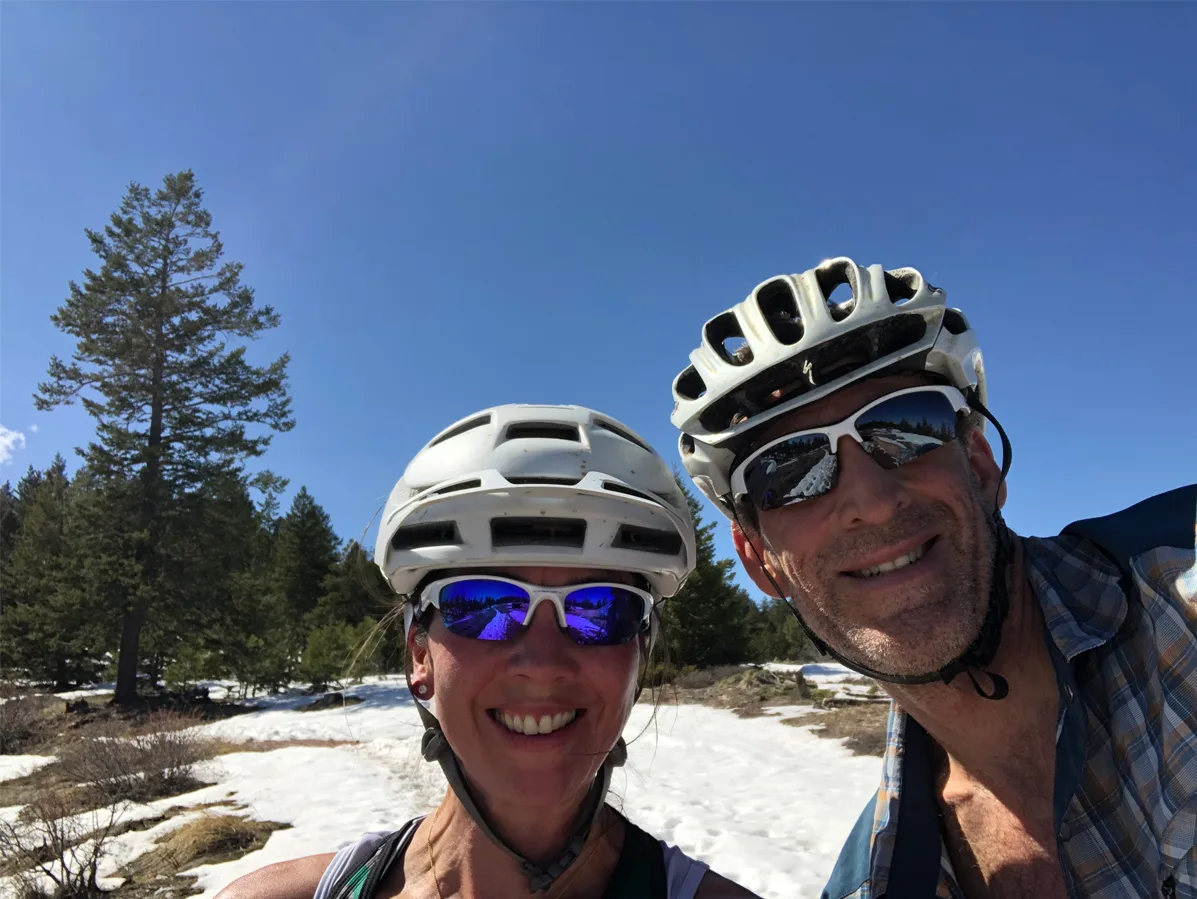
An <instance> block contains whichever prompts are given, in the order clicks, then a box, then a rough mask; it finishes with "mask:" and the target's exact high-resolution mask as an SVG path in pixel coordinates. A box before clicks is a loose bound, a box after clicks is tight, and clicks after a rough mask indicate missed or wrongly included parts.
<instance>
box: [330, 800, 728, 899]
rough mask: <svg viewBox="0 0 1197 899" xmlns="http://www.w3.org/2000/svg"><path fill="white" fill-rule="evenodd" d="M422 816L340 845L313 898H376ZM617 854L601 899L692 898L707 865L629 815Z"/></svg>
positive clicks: (401, 859) (405, 849)
mask: <svg viewBox="0 0 1197 899" xmlns="http://www.w3.org/2000/svg"><path fill="white" fill-rule="evenodd" d="M423 820H424V818H423V817H422V816H421V817H419V818H413V819H412V820H411V821H408V822H407V823H406V824H404V825H403V826H402V827H400V828H399V829H398V830H395V831H374V832H371V833H366V834H363V835H362V836H361V837H360V838H359V839H358V840H357V842H355V843H351V844H350V845H348V846H346V847H344V848H343V849H341V850H340V851H339V852H338V853H337V854H336V856H335V857H334V858H333V860H332V861H331V862H330V863H329V866H328V868H326V869H325V871H324V876H322V877H321V878H320V883H319V885H318V886H317V887H316V892H315V895H314V896H313V897H312V899H374V894H375V893H376V892H377V890H378V886H379V884H381V883H382V881H383V879H384V878H385V877H386V875H387V872H388V871H390V870H391V868H392V867H393V866H394V865H396V864H403V856H404V853H405V852H406V851H407V847H408V845H409V844H410V843H411V840H412V837H413V836H414V835H415V832H416V828H417V827H419V825H420V822H421V821H423ZM625 823H626V830H625V832H624V833H625V835H624V840H623V847H622V848H621V849H620V853H619V860H618V861H617V862H616V863H615V869H614V870H613V871H612V872H611V879H610V880H609V881H607V888H606V890H604V891H603V899H693V897H694V895H695V893H697V892H698V886H699V884H700V883H702V879H703V877H704V876H706V873H707V870H708V868H707V866H706V865H705V864H704V863H703V862H700V861H698V860H697V859H693V858H690V857H689V856H688V855H686V854H685V853H684V852H682V851H681V850H680V849H678V848H677V847H676V846H669V845H667V844H666V843H664V842H663V841H661V840H656V839H653V837H651V836H649V835H648V834H647V833H645V832H644V831H643V830H641V829H640V828H639V827H637V826H636V825H635V824H633V823H632V822H631V821H626V822H625Z"/></svg>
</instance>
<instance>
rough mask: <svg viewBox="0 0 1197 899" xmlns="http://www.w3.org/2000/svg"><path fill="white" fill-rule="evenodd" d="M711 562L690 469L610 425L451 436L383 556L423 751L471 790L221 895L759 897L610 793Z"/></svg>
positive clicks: (494, 415)
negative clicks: (692, 583) (670, 608)
mask: <svg viewBox="0 0 1197 899" xmlns="http://www.w3.org/2000/svg"><path fill="white" fill-rule="evenodd" d="M694 553H695V535H694V528H693V524H692V522H691V520H690V513H689V507H688V505H687V503H686V499H685V496H684V495H683V494H682V492H681V490H680V489H679V487H678V485H677V482H676V481H675V480H674V477H673V474H672V472H671V471H670V468H669V466H668V465H666V464H665V462H664V461H663V460H662V459H661V457H660V456H658V455H657V454H656V453H655V452H653V450H652V449H651V448H650V447H649V446H648V444H647V443H645V442H644V441H643V440H642V439H640V438H639V437H637V436H636V435H635V434H633V433H632V432H631V431H630V430H628V429H627V428H625V427H624V426H623V425H621V424H619V423H618V422H616V421H614V420H612V419H610V418H607V417H605V416H602V415H600V414H598V413H596V412H592V411H591V410H589V409H583V408H580V407H577V406H522V405H521V406H500V407H498V408H494V409H489V410H486V411H484V412H481V413H479V414H477V415H474V416H471V417H469V418H467V419H463V420H462V421H460V422H458V423H457V424H455V425H453V426H452V427H450V428H448V429H447V430H445V431H443V432H442V433H441V434H439V435H438V436H437V437H435V438H434V439H433V440H432V441H431V442H430V443H429V444H428V445H427V446H425V447H424V449H423V450H421V451H420V453H419V454H418V455H417V456H416V458H415V459H413V460H412V462H411V464H410V465H408V467H407V470H406V471H405V472H404V474H403V477H402V479H400V481H399V483H398V484H396V485H395V489H394V490H393V491H392V492H391V495H390V498H389V499H388V501H387V504H386V507H385V510H384V514H383V519H382V524H381V527H380V529H379V535H378V543H377V547H376V550H375V560H376V561H377V563H378V565H379V566H380V567H381V569H382V571H383V574H384V576H385V577H386V579H387V581H388V582H389V583H390V585H391V586H392V588H394V590H395V591H396V592H397V593H398V594H400V595H401V596H403V597H404V606H403V612H404V630H405V633H406V634H407V646H408V651H409V652H408V655H409V659H410V665H409V666H408V671H407V675H408V686H409V687H410V688H411V689H412V691H413V694H414V695H415V696H416V698H417V699H418V700H420V701H418V702H417V703H416V708H417V710H418V711H419V714H420V717H421V719H422V720H423V722H424V725H425V733H424V742H423V753H424V757H425V758H426V759H428V760H429V761H433V760H435V761H436V762H438V763H439V764H440V765H441V767H442V768H443V769H444V772H445V777H446V779H447V780H448V782H449V787H450V789H449V791H448V792H447V793H446V795H445V798H444V800H443V801H442V802H441V804H440V805H439V806H438V808H437V809H436V810H435V811H434V812H433V813H432V814H431V815H430V816H427V817H423V818H417V819H415V820H413V821H410V822H408V823H407V824H405V825H404V826H403V827H401V828H399V830H397V831H394V832H393V833H389V834H367V835H366V836H364V837H362V838H361V839H360V840H359V841H358V842H357V843H355V844H353V845H351V846H348V847H346V848H345V849H342V850H341V852H339V853H337V854H336V855H335V856H334V855H332V854H327V855H317V856H310V857H308V858H306V859H298V860H295V861H292V862H284V863H282V864H278V865H271V866H269V867H267V868H263V869H262V870H260V871H257V872H255V873H253V874H250V875H247V876H246V877H243V878H241V879H240V880H238V881H235V882H234V883H233V884H231V885H230V886H228V887H226V888H225V890H224V891H222V893H221V896H220V899H247V897H250V896H252V897H254V899H259V897H263V896H266V897H270V899H309V897H312V896H313V892H315V899H374V897H378V899H391V897H421V899H432V897H436V899H448V897H450V896H461V897H488V899H489V897H503V899H506V897H515V896H529V895H536V894H540V895H547V896H549V897H552V899H559V897H569V899H633V897H635V899H693V897H701V899H723V897H729V899H730V897H751V896H752V894H751V893H749V892H748V891H747V890H745V889H743V888H742V887H740V886H738V885H736V884H733V883H731V882H730V881H728V880H726V879H724V878H722V877H720V876H719V875H717V874H714V873H712V872H710V871H708V870H707V867H706V866H705V865H704V864H702V863H701V862H698V861H695V860H693V859H690V858H688V857H686V856H685V855H684V854H683V853H681V851H680V850H677V849H675V848H671V847H667V846H665V845H664V844H662V843H660V842H659V841H657V840H654V839H653V838H652V837H650V836H648V835H647V834H645V833H644V832H643V831H641V830H640V829H639V828H638V827H636V826H635V825H634V824H632V823H631V822H629V821H627V820H626V819H624V818H623V817H622V816H621V815H620V814H619V813H618V812H616V811H615V810H614V809H613V808H612V807H611V806H609V805H607V804H606V802H605V798H606V794H607V788H608V785H609V783H610V779H611V771H612V769H613V768H615V767H617V766H619V765H621V764H622V763H623V761H624V759H625V757H626V746H625V744H624V742H623V739H622V737H621V736H620V735H621V733H622V731H623V729H624V726H625V725H626V724H627V721H628V717H629V715H630V714H631V711H632V707H633V704H634V703H635V700H636V697H637V695H638V693H639V689H638V686H637V682H638V676H639V672H640V670H641V667H642V665H643V664H644V663H645V661H646V659H647V657H648V653H649V652H650V650H651V648H652V644H653V641H654V639H655V637H656V622H657V618H656V614H655V609H654V606H655V603H656V602H657V601H659V600H660V599H661V598H662V597H667V596H671V595H673V594H674V593H675V592H676V591H677V589H678V587H679V586H680V585H681V582H682V580H683V579H684V578H685V577H686V575H688V574H689V573H690V571H691V570H692V569H693V567H694ZM433 700H435V708H436V715H435V716H434V715H433V713H432V711H431V710H430V709H429V708H426V707H425V705H424V702H431V701H433ZM317 883H318V885H317Z"/></svg>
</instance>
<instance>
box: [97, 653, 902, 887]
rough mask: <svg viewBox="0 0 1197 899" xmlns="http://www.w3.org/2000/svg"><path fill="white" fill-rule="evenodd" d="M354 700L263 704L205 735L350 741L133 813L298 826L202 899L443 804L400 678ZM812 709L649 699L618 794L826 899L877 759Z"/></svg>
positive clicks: (292, 754) (288, 698)
mask: <svg viewBox="0 0 1197 899" xmlns="http://www.w3.org/2000/svg"><path fill="white" fill-rule="evenodd" d="M775 667H781V666H775ZM802 670H803V673H804V674H805V675H807V676H808V677H810V678H811V679H812V680H813V681H815V682H818V680H819V679H820V678H823V679H825V680H831V679H835V678H840V679H842V678H843V677H853V676H855V675H852V674H851V672H848V671H846V669H844V670H840V669H839V666H831V665H820V666H803V668H802ZM344 693H345V694H346V695H354V696H358V697H361V698H362V699H364V700H365V701H364V702H362V703H360V704H357V705H351V706H346V707H344V708H340V709H330V710H326V711H320V712H298V711H296V710H295V709H296V708H297V707H298V706H300V705H303V704H305V703H307V702H311V701H312V699H313V697H311V696H306V695H299V694H297V693H291V694H289V695H283V696H280V697H269V698H263V699H262V700H261V703H262V705H263V706H265V707H264V708H262V710H260V711H257V712H252V713H248V714H244V715H239V716H236V717H234V718H230V719H226V720H224V721H219V722H215V723H212V724H207V725H201V726H200V727H198V728H197V730H199V731H200V732H202V733H204V734H208V735H212V736H221V737H224V738H226V739H233V740H242V741H248V740H254V741H261V740H338V741H354V742H353V743H352V744H349V745H341V746H328V747H321V746H289V747H285V748H280V749H275V750H272V751H267V752H240V753H233V754H229V755H223V756H220V757H218V758H217V759H214V760H212V761H210V762H205V763H203V764H202V765H201V766H200V767H199V769H198V770H197V774H198V776H199V777H200V779H201V780H206V781H212V782H213V783H212V785H211V786H208V787H205V788H203V789H201V790H198V791H196V792H194V793H191V794H188V795H186V796H176V797H173V798H171V799H167V800H161V801H159V802H157V803H152V804H151V805H150V806H139V807H137V808H136V809H134V810H131V812H130V813H132V814H137V815H140V816H145V815H148V814H152V813H153V812H154V811H155V810H157V811H162V810H164V809H165V808H168V807H170V806H195V805H198V804H200V803H206V802H217V801H224V800H232V801H235V802H237V803H238V804H240V805H243V806H244V809H243V810H241V811H238V812H237V813H239V814H250V815H251V816H253V817H255V818H260V819H263V820H270V821H278V822H285V823H289V824H291V825H292V827H291V828H289V829H286V830H280V831H276V832H274V833H273V834H271V836H270V838H269V840H268V841H267V843H266V845H265V847H264V848H263V849H261V850H259V851H257V852H253V853H251V854H249V855H246V856H244V857H242V858H240V859H237V860H235V861H231V862H227V863H222V864H218V865H207V866H202V867H199V868H196V869H194V870H192V871H190V872H188V873H190V874H195V875H197V876H198V884H197V885H198V887H199V888H200V889H202V890H203V894H202V895H203V897H204V899H208V897H212V896H214V895H215V893H216V892H218V891H219V890H220V889H221V888H222V887H223V886H225V885H226V884H227V883H229V882H230V881H232V880H234V879H235V878H237V877H239V876H241V875H243V874H246V873H248V872H249V871H252V870H255V869H257V868H260V867H262V866H263V865H267V864H271V863H273V862H277V861H282V860H285V859H289V858H295V857H298V856H302V855H309V854H313V853H320V852H331V851H334V850H336V849H338V848H340V847H341V846H343V845H346V844H347V843H349V842H351V841H353V840H355V839H356V838H357V837H358V836H359V835H360V834H362V833H363V832H365V831H368V830H382V829H393V828H395V827H397V826H398V825H400V824H401V823H402V822H404V821H405V820H407V819H408V818H410V817H412V816H414V815H417V814H421V813H423V812H426V811H428V810H430V809H431V808H432V807H433V806H434V805H435V803H436V802H437V801H439V799H440V797H441V796H442V795H443V793H444V790H445V784H444V779H443V777H442V775H441V772H440V769H439V768H438V767H437V766H436V765H433V764H429V763H426V762H424V761H423V759H422V758H421V757H420V738H421V735H422V728H421V725H420V722H419V718H418V716H417V714H416V711H415V706H414V704H413V701H412V699H411V697H410V696H409V695H408V693H407V689H406V686H405V684H404V682H403V679H402V678H401V677H400V678H394V677H392V678H372V679H370V680H369V681H367V682H365V683H363V684H360V685H358V686H355V687H351V688H348V689H346V690H345V691H344ZM810 711H811V709H810V707H809V706H800V707H799V706H796V707H793V708H783V709H773V710H770V714H768V715H766V716H764V717H760V718H746V719H741V718H737V717H736V716H735V715H734V714H733V713H731V712H729V711H725V710H722V709H712V708H706V707H704V706H697V705H681V706H676V705H664V706H662V707H660V708H659V709H656V710H654V709H653V708H652V707H651V706H650V705H648V704H640V705H638V706H637V707H636V708H635V709H634V711H633V714H632V718H631V721H630V722H629V724H628V727H627V730H626V731H625V736H626V738H627V739H628V741H629V744H630V746H629V759H628V763H627V765H626V766H625V767H624V768H622V769H619V770H617V771H616V773H615V776H614V778H613V780H612V789H611V796H610V801H611V802H612V804H613V805H615V806H616V807H617V808H620V809H622V810H623V811H624V813H625V814H627V815H628V817H629V818H631V820H633V821H635V822H636V823H637V824H639V825H640V826H641V827H643V828H644V829H646V830H647V831H649V832H650V833H653V834H655V835H656V836H658V837H660V838H661V839H664V840H665V841H667V842H669V843H672V844H674V845H677V846H680V847H681V848H682V849H683V850H684V851H685V852H687V853H690V854H691V855H695V856H697V857H699V858H701V859H703V860H704V861H706V862H707V863H708V864H710V865H711V866H712V867H713V868H714V869H715V870H717V871H719V872H720V873H722V874H724V875H726V876H728V877H731V878H733V879H735V880H738V881H739V882H741V883H743V884H744V885H745V886H746V887H748V888H749V889H752V890H754V891H756V892H757V893H759V894H760V895H761V896H763V897H766V899H781V897H786V899H789V897H801V896H818V895H819V892H820V890H821V889H822V887H823V884H824V883H825V882H826V879H827V876H828V874H829V873H830V871H831V867H832V865H833V864H834V861H835V858H836V856H837V854H838V852H839V848H840V846H841V844H842V843H843V840H844V839H845V838H846V837H847V835H848V832H849V831H850V829H851V827H852V825H853V823H854V822H855V820H856V817H857V815H858V814H859V812H860V809H861V808H862V807H863V805H864V803H865V802H866V800H867V799H868V797H869V796H870V795H872V793H873V792H874V791H875V790H876V788H877V783H878V780H879V777H880V774H881V761H880V759H877V758H875V757H868V756H853V755H851V754H850V753H849V752H848V751H847V750H845V749H844V748H843V747H842V746H841V745H840V743H839V742H838V741H834V740H828V739H824V738H820V737H817V736H815V735H814V734H812V733H811V732H810V730H809V729H808V728H804V727H789V726H785V725H782V724H781V723H780V719H781V718H782V717H784V716H787V715H791V714H799V713H809V712H810ZM214 811H215V812H217V813H219V812H222V811H226V810H225V809H215V810H214ZM227 811H229V812H232V811H233V810H232V809H228V810H227ZM189 814H195V813H189ZM186 820H188V815H179V816H176V817H175V818H172V819H170V820H168V821H165V822H162V823H161V824H158V825H155V826H154V827H152V828H150V829H149V830H146V831H142V832H130V833H128V834H125V835H124V836H122V837H120V838H119V839H118V840H117V845H116V848H117V850H118V852H117V858H116V859H115V860H113V861H110V862H109V863H106V864H105V867H104V868H103V870H102V872H101V873H103V874H104V875H106V876H110V875H111V874H112V873H113V872H114V871H115V870H116V869H117V867H118V866H119V864H123V863H124V862H126V861H128V860H129V859H131V858H133V857H135V856H136V855H137V854H138V853H140V852H142V851H145V850H147V849H149V848H151V846H152V844H153V840H154V838H155V837H157V836H160V835H162V834H165V833H167V832H169V830H171V829H172V828H173V827H178V826H180V825H181V824H183V823H184V822H185V821H186ZM105 884H106V885H114V884H115V881H105Z"/></svg>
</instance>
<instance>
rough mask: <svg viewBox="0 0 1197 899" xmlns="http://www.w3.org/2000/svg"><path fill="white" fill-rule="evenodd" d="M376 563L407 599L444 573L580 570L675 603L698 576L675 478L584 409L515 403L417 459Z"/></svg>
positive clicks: (458, 429) (389, 506)
mask: <svg viewBox="0 0 1197 899" xmlns="http://www.w3.org/2000/svg"><path fill="white" fill-rule="evenodd" d="M374 558H375V561H376V562H377V564H378V566H379V568H381V569H382V573H383V576H384V577H385V578H386V579H387V581H388V582H389V583H390V585H391V587H392V588H393V589H394V590H395V591H396V592H397V593H400V594H404V595H408V594H410V593H411V592H412V591H413V590H414V589H415V588H416V586H417V585H418V584H419V582H420V581H421V580H422V579H423V578H424V577H425V576H426V575H427V574H429V573H430V572H433V571H437V570H441V569H459V568H478V567H490V566H507V565H576V566H579V567H586V568H607V569H612V570H618V571H626V572H631V573H635V574H639V575H642V576H643V577H644V578H645V579H646V580H647V581H648V584H649V587H650V589H651V590H652V591H653V592H654V593H656V594H658V595H660V596H672V595H673V594H674V593H676V592H677V590H678V588H679V587H680V586H681V583H682V581H683V580H684V579H685V577H686V576H687V575H688V574H689V573H690V572H691V571H692V570H693V568H694V564H695V535H694V525H693V522H692V521H691V518H690V508H689V505H688V504H687V502H686V497H685V495H684V494H683V493H682V491H681V488H680V487H679V486H678V483H677V481H676V480H675V479H674V476H673V472H672V470H671V469H670V467H669V466H668V465H667V464H666V463H665V460H664V459H662V458H661V457H660V455H658V454H657V453H656V452H655V451H654V450H653V449H652V447H650V446H649V445H648V443H647V442H646V441H645V440H644V439H642V438H641V437H639V436H638V435H637V434H635V433H634V432H633V431H632V430H631V429H630V428H628V427H626V426H625V425H622V424H620V423H619V422H617V421H615V420H614V419H612V418H608V417H607V416H604V415H601V414H600V413H598V412H594V411H593V410H591V409H585V408H582V407H581V406H534V405H508V406H497V407H495V408H493V409H486V410H484V411H482V412H479V413H477V414H475V415H471V416H469V417H468V418H464V419H462V420H461V421H459V422H457V423H456V424H454V425H451V426H450V427H448V428H446V429H445V430H444V431H442V432H441V433H440V434H438V435H437V436H436V437H434V438H433V439H432V440H431V441H430V442H429V443H428V445H427V446H425V447H424V448H423V449H422V450H420V452H419V453H418V454H417V455H416V457H415V458H414V459H412V461H411V463H410V464H409V465H408V466H407V470H406V471H404V473H403V477H402V478H400V480H399V482H398V483H397V484H396V485H395V488H394V490H392V491H391V495H390V498H389V499H388V500H387V503H386V507H385V508H384V510H383V516H382V522H381V525H380V527H379V532H378V542H377V544H376V546H375V552H374Z"/></svg>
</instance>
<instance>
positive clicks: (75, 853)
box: [0, 792, 121, 899]
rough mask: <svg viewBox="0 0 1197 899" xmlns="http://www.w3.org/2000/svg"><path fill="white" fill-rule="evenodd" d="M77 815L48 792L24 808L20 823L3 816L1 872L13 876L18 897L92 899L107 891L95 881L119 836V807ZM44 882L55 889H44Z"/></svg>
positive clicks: (64, 801) (0, 851)
mask: <svg viewBox="0 0 1197 899" xmlns="http://www.w3.org/2000/svg"><path fill="white" fill-rule="evenodd" d="M73 812H74V809H73V808H71V806H70V805H69V803H68V802H67V801H66V800H65V799H64V798H63V797H62V796H61V795H59V794H58V793H54V792H50V793H44V794H42V795H41V796H39V797H38V798H36V799H35V800H34V801H32V802H30V803H29V804H28V805H26V806H25V808H24V810H23V813H22V816H21V819H20V820H9V819H5V818H0V859H3V864H2V865H0V873H4V874H9V875H11V876H12V878H13V883H14V886H15V887H16V893H17V895H18V896H22V897H35V896H47V895H50V896H53V897H54V899H91V897H95V896H98V895H100V894H101V893H102V892H103V891H102V890H101V889H100V888H99V886H98V885H97V883H96V877H97V874H98V871H99V867H100V862H101V861H102V860H103V858H104V856H105V855H106V853H107V851H108V847H109V844H110V842H111V840H112V838H113V837H115V836H117V834H118V832H119V828H118V826H117V825H118V821H119V818H120V812H121V805H120V804H119V803H118V804H113V805H109V806H106V807H105V808H101V809H97V810H95V811H92V812H88V813H85V814H82V815H76V814H73ZM46 881H49V883H51V884H53V889H52V890H50V891H47V890H46V886H47V884H46Z"/></svg>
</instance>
